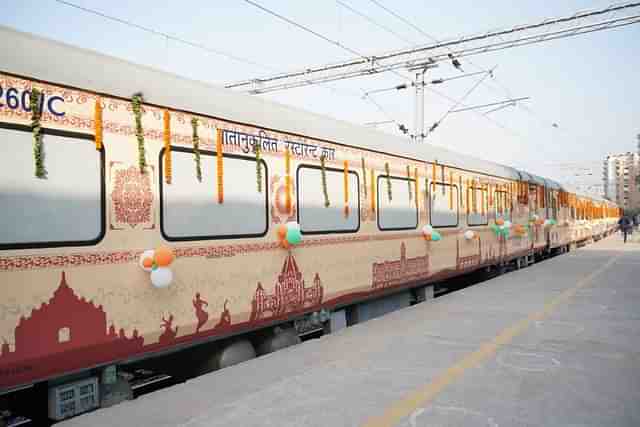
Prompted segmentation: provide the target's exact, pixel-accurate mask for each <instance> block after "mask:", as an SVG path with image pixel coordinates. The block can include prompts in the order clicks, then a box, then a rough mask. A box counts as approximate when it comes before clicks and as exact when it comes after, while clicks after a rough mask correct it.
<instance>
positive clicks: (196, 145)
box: [191, 117, 202, 182]
mask: <svg viewBox="0 0 640 427" xmlns="http://www.w3.org/2000/svg"><path fill="white" fill-rule="evenodd" d="M191 129H192V130H193V132H192V136H191V140H192V141H193V156H194V159H193V160H194V161H195V162H196V178H197V179H198V181H199V182H202V167H201V165H200V137H199V136H198V119H197V118H195V117H192V118H191Z"/></svg>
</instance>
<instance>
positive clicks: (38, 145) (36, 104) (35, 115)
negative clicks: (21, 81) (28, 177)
mask: <svg viewBox="0 0 640 427" xmlns="http://www.w3.org/2000/svg"><path fill="white" fill-rule="evenodd" d="M41 95H42V94H41V93H40V91H39V90H38V89H36V88H35V87H34V88H32V89H31V94H30V96H29V106H30V107H31V131H32V132H33V157H34V159H35V166H36V177H38V178H40V179H44V178H46V177H47V171H46V169H45V168H44V150H43V147H42V127H41V126H40V119H41V117H42V111H40V97H41Z"/></svg>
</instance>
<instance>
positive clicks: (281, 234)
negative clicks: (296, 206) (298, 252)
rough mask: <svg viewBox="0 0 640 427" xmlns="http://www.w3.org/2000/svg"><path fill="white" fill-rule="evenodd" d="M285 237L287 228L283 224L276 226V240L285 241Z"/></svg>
mask: <svg viewBox="0 0 640 427" xmlns="http://www.w3.org/2000/svg"><path fill="white" fill-rule="evenodd" d="M286 237H287V226H286V225H284V224H280V225H279V226H278V238H279V239H280V240H285V238H286Z"/></svg>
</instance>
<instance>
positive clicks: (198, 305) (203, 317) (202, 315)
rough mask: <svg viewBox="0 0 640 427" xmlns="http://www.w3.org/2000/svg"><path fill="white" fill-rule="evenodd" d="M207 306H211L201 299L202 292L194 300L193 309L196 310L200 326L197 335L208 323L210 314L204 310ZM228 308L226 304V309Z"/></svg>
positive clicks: (197, 328)
mask: <svg viewBox="0 0 640 427" xmlns="http://www.w3.org/2000/svg"><path fill="white" fill-rule="evenodd" d="M207 306H209V303H208V302H206V301H205V300H203V299H202V298H200V292H197V293H196V299H194V300H193V308H195V309H196V318H197V319H198V325H197V326H196V334H197V333H198V332H200V328H202V326H204V324H205V323H207V320H208V319H209V313H207V312H206V311H204V309H203V308H202V307H207ZM226 308H227V307H226V303H225V309H226Z"/></svg>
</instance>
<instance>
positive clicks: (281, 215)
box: [271, 175, 297, 224]
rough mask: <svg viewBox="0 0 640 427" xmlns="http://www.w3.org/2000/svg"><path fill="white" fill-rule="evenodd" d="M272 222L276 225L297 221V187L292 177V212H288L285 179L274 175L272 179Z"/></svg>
mask: <svg viewBox="0 0 640 427" xmlns="http://www.w3.org/2000/svg"><path fill="white" fill-rule="evenodd" d="M271 191H272V194H271V200H273V202H272V205H271V222H272V223H274V224H284V223H286V222H289V221H296V217H297V206H296V187H295V183H294V180H293V177H292V180H291V193H292V194H291V211H290V212H288V211H287V207H286V205H285V195H286V193H285V192H286V185H285V177H281V176H279V175H273V176H272V177H271Z"/></svg>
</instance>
